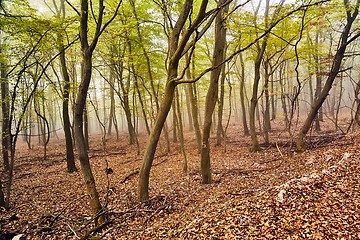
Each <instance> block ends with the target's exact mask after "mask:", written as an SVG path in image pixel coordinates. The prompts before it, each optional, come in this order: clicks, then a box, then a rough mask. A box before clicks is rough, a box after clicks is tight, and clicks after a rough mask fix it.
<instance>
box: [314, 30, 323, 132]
mask: <svg viewBox="0 0 360 240" xmlns="http://www.w3.org/2000/svg"><path fill="white" fill-rule="evenodd" d="M319 34H320V33H319V31H316V35H315V43H316V46H318V45H319ZM314 61H315V65H316V73H315V76H316V88H315V97H314V101H317V99H318V98H319V95H320V92H321V85H322V84H321V80H322V79H321V69H322V67H321V66H320V61H319V53H318V50H317V49H316V50H315V56H314ZM320 108H321V107H320ZM314 121H315V131H317V132H319V131H321V127H320V114H319V113H317V114H316V116H315V119H314Z"/></svg>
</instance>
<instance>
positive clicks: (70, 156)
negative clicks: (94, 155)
mask: <svg viewBox="0 0 360 240" xmlns="http://www.w3.org/2000/svg"><path fill="white" fill-rule="evenodd" d="M61 6H62V7H61V8H62V9H63V16H64V14H65V12H64V11H65V5H64V0H61ZM64 17H65V16H64ZM58 43H59V51H60V56H59V58H60V64H61V73H62V77H63V81H64V83H63V93H62V115H63V121H64V134H65V143H66V165H67V171H68V172H70V173H71V172H74V171H76V170H77V169H76V166H75V156H74V146H73V139H72V136H71V122H70V116H69V97H70V91H71V85H70V77H69V73H68V69H67V66H66V58H65V51H64V44H63V38H62V37H61V34H58Z"/></svg>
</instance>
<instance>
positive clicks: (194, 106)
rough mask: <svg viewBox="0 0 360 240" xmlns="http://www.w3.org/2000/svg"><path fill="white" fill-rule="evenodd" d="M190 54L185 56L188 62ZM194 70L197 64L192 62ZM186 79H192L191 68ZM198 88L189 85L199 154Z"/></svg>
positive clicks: (188, 90) (192, 84)
mask: <svg viewBox="0 0 360 240" xmlns="http://www.w3.org/2000/svg"><path fill="white" fill-rule="evenodd" d="M188 57H189V56H188V54H186V55H185V58H186V61H188ZM192 66H193V67H192V69H193V71H194V70H195V64H194V61H192ZM186 78H187V79H191V72H190V68H188V69H187V70H186ZM195 87H196V85H195V83H189V84H187V88H186V90H187V92H188V95H189V100H190V107H191V116H192V122H193V124H194V129H195V137H196V143H197V148H198V153H200V151H201V130H200V124H199V112H198V105H197V96H196V94H195V91H194V88H195Z"/></svg>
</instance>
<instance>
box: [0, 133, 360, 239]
mask: <svg viewBox="0 0 360 240" xmlns="http://www.w3.org/2000/svg"><path fill="white" fill-rule="evenodd" d="M271 135H272V136H273V138H272V142H273V144H272V145H271V146H265V145H264V146H263V150H262V151H260V152H257V153H250V152H249V151H248V150H249V148H250V145H249V143H250V139H249V138H248V137H243V136H242V133H241V131H240V130H239V127H238V126H231V127H230V129H229V133H228V137H227V139H226V143H225V144H224V145H223V146H221V147H216V146H212V148H211V157H212V170H213V171H212V172H213V180H214V181H213V183H212V184H209V185H202V184H200V179H201V176H200V172H199V170H198V169H199V159H198V155H197V153H196V147H195V141H194V139H193V136H192V134H188V135H186V139H187V144H186V153H187V157H188V161H189V171H188V173H187V174H183V173H182V166H183V157H182V155H181V154H180V153H179V149H178V146H177V145H173V149H172V152H171V153H170V154H164V150H163V148H164V144H163V143H162V144H161V145H160V146H159V148H158V151H157V157H156V158H155V161H154V166H153V168H152V173H151V184H150V185H151V186H150V195H151V199H150V200H149V201H148V202H146V203H142V204H138V203H137V202H136V186H137V176H138V175H137V173H136V172H137V169H138V167H139V166H140V164H141V155H137V154H136V146H131V147H129V146H128V145H127V143H126V142H124V141H116V140H108V141H107V144H106V145H107V148H106V151H103V148H102V146H101V138H100V137H94V138H93V139H92V141H91V153H90V156H91V162H92V166H93V170H94V174H95V176H96V181H97V185H98V189H99V191H100V195H101V196H102V200H103V201H104V203H108V204H107V209H108V212H109V219H108V220H109V221H108V224H107V225H106V226H104V227H103V228H102V229H100V231H99V233H97V236H98V237H103V238H105V239H359V238H360V234H359V233H360V216H359V215H360V200H359V199H360V192H359V190H360V189H359V176H360V174H359V173H360V171H359V170H360V165H359V164H360V137H359V136H358V135H357V134H356V133H352V134H349V135H346V136H343V135H340V134H335V133H331V132H327V133H321V134H320V133H317V134H316V135H315V134H314V136H313V137H312V138H311V139H310V140H309V141H310V142H309V143H310V145H309V146H310V150H308V151H306V152H304V153H302V154H301V155H298V154H296V153H294V152H293V151H292V150H291V149H290V146H289V144H288V143H289V141H288V139H286V138H285V134H284V133H281V132H277V131H274V132H272V134H271ZM121 139H126V137H125V136H123V137H122V138H121ZM140 139H145V137H144V136H143V137H142V138H140ZM280 139H281V141H280ZM50 145H51V146H50V147H49V155H48V159H47V160H42V154H43V153H42V149H41V147H40V148H36V149H33V150H27V149H26V148H25V147H22V148H21V149H19V153H18V159H17V162H16V175H15V176H16V178H15V181H14V185H13V192H12V203H13V206H12V209H11V210H10V211H9V212H3V213H1V217H0V224H1V231H3V232H17V233H25V234H26V235H27V236H28V239H66V238H68V239H79V238H82V237H84V236H85V235H86V234H87V233H90V232H91V230H94V228H93V226H92V221H91V215H90V213H89V211H88V203H87V199H86V195H85V191H84V187H83V184H82V179H81V175H80V173H79V172H77V173H74V174H68V173H66V172H65V168H66V165H65V154H64V145H63V143H62V142H61V141H60V140H53V141H52V142H51V143H50ZM141 146H144V143H143V142H141ZM142 148H143V147H142ZM107 165H108V167H110V168H111V169H112V170H113V173H112V174H109V175H106V173H105V169H106V166H107ZM107 176H108V178H107ZM108 189H109V190H108ZM95 234H96V233H94V232H91V234H89V235H88V236H92V235H95Z"/></svg>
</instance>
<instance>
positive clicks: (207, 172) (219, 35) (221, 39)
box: [200, 0, 227, 184]
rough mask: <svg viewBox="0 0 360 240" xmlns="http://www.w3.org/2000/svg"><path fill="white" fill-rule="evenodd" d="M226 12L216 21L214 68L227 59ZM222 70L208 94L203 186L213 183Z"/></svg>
mask: <svg viewBox="0 0 360 240" xmlns="http://www.w3.org/2000/svg"><path fill="white" fill-rule="evenodd" d="M224 3H225V0H221V1H219V3H218V6H221V5H223V4H224ZM226 12H227V7H226V8H225V9H222V10H221V11H220V12H219V13H218V15H217V16H216V19H215V46H214V52H213V63H212V65H213V66H214V67H215V66H218V65H219V64H220V63H221V62H222V61H223V60H224V57H225V46H226V29H225V25H224V24H225V23H224V15H225V14H226ZM221 70H222V68H221V67H218V68H216V69H214V70H213V71H212V72H211V75H210V85H209V88H208V92H207V94H206V101H205V115H204V125H203V135H202V141H201V152H200V162H201V176H202V183H203V184H209V183H211V166H210V144H209V137H210V130H211V123H212V115H213V112H214V109H215V105H216V102H217V98H218V82H219V77H220V73H221Z"/></svg>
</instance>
